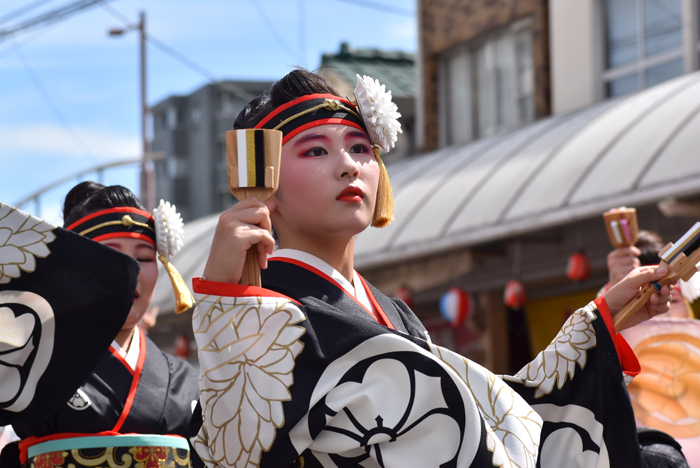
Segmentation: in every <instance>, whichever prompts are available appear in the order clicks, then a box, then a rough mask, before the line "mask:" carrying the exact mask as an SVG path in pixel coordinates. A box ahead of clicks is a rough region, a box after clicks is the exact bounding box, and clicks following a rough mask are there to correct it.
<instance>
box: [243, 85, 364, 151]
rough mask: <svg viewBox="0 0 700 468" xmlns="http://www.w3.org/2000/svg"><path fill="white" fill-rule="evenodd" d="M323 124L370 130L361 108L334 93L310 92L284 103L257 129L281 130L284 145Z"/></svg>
mask: <svg viewBox="0 0 700 468" xmlns="http://www.w3.org/2000/svg"><path fill="white" fill-rule="evenodd" d="M320 125H348V126H350V127H355V128H357V129H358V130H362V131H363V132H365V133H367V127H365V122H364V120H362V117H361V116H360V113H359V112H358V109H357V107H356V106H355V105H354V104H352V103H351V102H350V101H348V100H347V99H343V98H341V97H338V96H334V95H332V94H309V95H307V96H302V97H300V98H297V99H294V100H293V101H289V102H288V103H286V104H282V105H281V106H279V107H278V108H277V109H275V110H273V111H272V112H270V113H269V114H268V115H267V116H266V117H265V118H264V119H262V120H261V121H260V123H258V124H257V125H256V126H255V128H267V129H272V130H281V131H282V135H283V136H282V144H285V143H287V141H289V140H290V139H291V138H294V136H295V135H298V134H299V133H301V132H303V131H304V130H308V129H309V128H313V127H318V126H320Z"/></svg>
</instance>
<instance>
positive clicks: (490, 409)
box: [430, 343, 542, 468]
mask: <svg viewBox="0 0 700 468" xmlns="http://www.w3.org/2000/svg"><path fill="white" fill-rule="evenodd" d="M430 349H431V351H432V352H433V354H434V355H435V356H437V357H438V358H439V359H440V360H441V361H442V362H443V363H445V364H446V365H447V366H449V367H450V368H451V369H452V370H453V371H454V372H455V373H457V375H459V377H460V378H461V379H462V380H463V381H464V383H465V384H466V385H467V388H468V389H469V391H470V392H471V394H472V396H473V397H474V401H475V403H476V405H477V408H478V409H479V413H480V414H481V416H482V417H483V419H484V421H485V422H486V432H487V439H486V446H487V448H488V449H489V451H490V452H492V453H493V459H492V463H493V465H494V466H501V467H503V466H513V467H519V468H526V467H527V468H534V467H535V464H536V461H537V453H538V447H539V439H540V432H541V430H542V419H541V418H540V417H539V415H538V414H537V412H536V411H535V410H533V409H532V408H531V407H530V406H529V405H528V404H527V403H526V402H525V401H524V400H523V399H522V398H521V397H520V395H518V394H517V393H516V392H515V391H513V389H512V388H510V387H509V386H508V385H507V384H506V383H505V382H503V381H502V380H501V379H499V378H498V377H497V376H496V375H494V374H493V373H491V372H490V371H489V370H487V369H485V368H484V367H482V366H480V365H478V364H476V363H475V362H472V361H469V360H468V359H466V358H464V357H463V356H460V355H458V354H456V353H454V352H452V351H450V350H447V349H445V348H441V347H439V346H436V345H433V344H432V343H431V344H430Z"/></svg>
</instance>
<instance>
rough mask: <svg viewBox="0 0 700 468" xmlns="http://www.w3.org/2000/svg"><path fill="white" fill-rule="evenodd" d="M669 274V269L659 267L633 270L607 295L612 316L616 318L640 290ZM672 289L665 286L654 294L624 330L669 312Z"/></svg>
mask: <svg viewBox="0 0 700 468" xmlns="http://www.w3.org/2000/svg"><path fill="white" fill-rule="evenodd" d="M668 272H669V271H668V267H666V266H659V265H649V266H643V267H640V268H635V269H634V270H632V271H631V272H630V273H629V274H628V275H627V276H625V277H624V278H622V280H620V282H618V283H617V284H615V285H613V286H612V287H611V288H610V290H608V292H606V293H605V302H606V303H607V304H608V308H609V309H610V315H612V316H613V318H614V317H615V315H616V314H617V313H618V312H619V311H620V310H621V309H622V308H623V307H624V306H625V305H627V303H628V302H629V301H630V300H631V299H632V298H633V297H634V296H636V295H637V293H639V290H640V288H642V287H643V286H645V285H647V284H648V283H651V282H652V281H658V280H660V279H661V278H663V277H664V276H666V275H667V274H668ZM672 288H673V286H664V287H662V288H661V291H659V292H656V293H654V294H652V295H651V298H650V299H649V301H647V303H646V304H644V306H643V307H642V308H641V309H639V311H637V313H636V314H634V315H633V316H632V317H630V318H629V320H627V322H625V324H624V325H623V326H622V329H625V328H630V327H633V326H635V325H637V324H639V323H641V322H643V321H645V320H648V319H650V318H652V317H655V316H657V315H659V314H663V313H665V312H668V308H669V300H670V289H672ZM618 331H619V330H618Z"/></svg>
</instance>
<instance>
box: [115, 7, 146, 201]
mask: <svg viewBox="0 0 700 468" xmlns="http://www.w3.org/2000/svg"><path fill="white" fill-rule="evenodd" d="M132 30H138V32H139V81H140V88H141V90H140V94H141V99H140V107H141V151H142V164H141V177H140V184H141V193H140V194H139V198H140V199H141V202H142V203H143V204H144V205H146V210H147V211H149V212H151V211H153V208H155V205H156V190H155V189H156V171H155V163H154V162H153V158H152V155H151V145H150V142H149V141H148V133H147V128H146V120H147V117H148V112H149V111H150V109H149V108H148V100H147V95H146V89H147V80H146V38H147V36H146V13H145V12H144V11H141V12H140V13H139V22H138V24H136V25H131V26H128V27H126V28H115V29H110V31H109V35H110V36H121V35H122V34H124V33H126V32H128V31H132Z"/></svg>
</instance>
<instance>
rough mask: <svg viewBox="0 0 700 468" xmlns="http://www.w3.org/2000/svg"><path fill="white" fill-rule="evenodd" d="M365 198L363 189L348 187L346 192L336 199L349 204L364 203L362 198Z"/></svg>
mask: <svg viewBox="0 0 700 468" xmlns="http://www.w3.org/2000/svg"><path fill="white" fill-rule="evenodd" d="M364 196H365V194H364V192H362V189H360V188H359V187H352V186H350V187H347V188H346V189H345V190H343V191H342V192H340V195H338V196H337V197H336V200H338V201H343V202H348V203H362V198H363V197H364Z"/></svg>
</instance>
